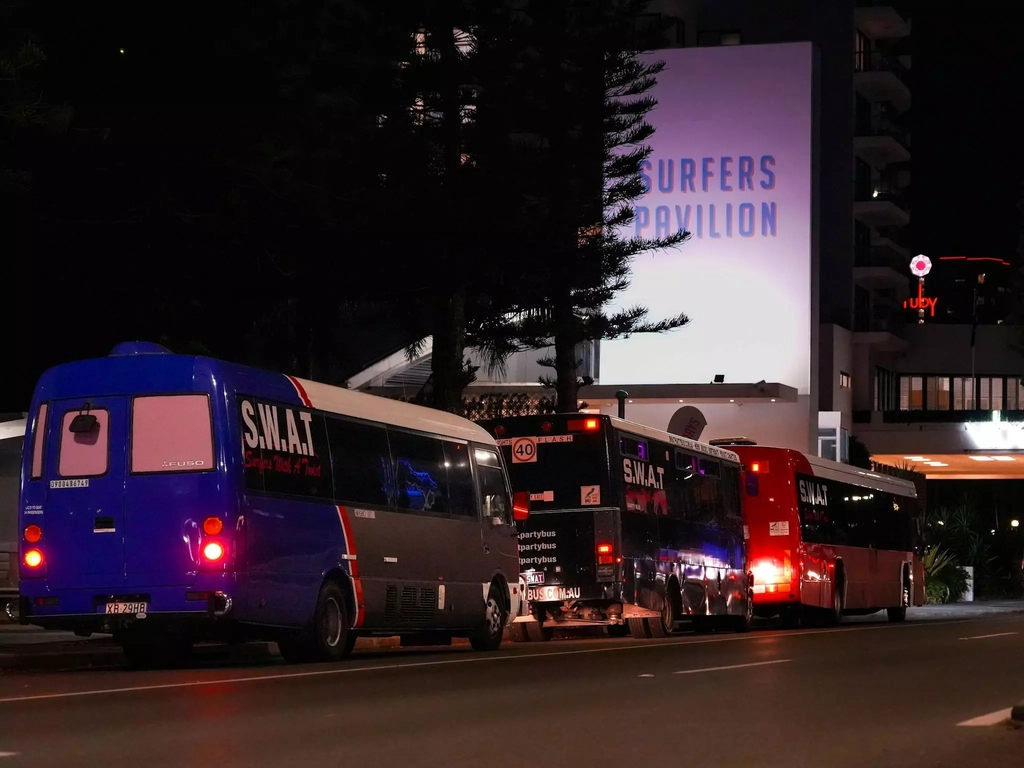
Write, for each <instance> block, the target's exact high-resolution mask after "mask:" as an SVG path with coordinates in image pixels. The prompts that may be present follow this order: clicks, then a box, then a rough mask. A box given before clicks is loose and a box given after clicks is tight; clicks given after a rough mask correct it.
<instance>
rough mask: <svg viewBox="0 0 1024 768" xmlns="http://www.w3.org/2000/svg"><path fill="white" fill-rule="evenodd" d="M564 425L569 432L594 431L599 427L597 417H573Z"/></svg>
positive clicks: (599, 423)
mask: <svg viewBox="0 0 1024 768" xmlns="http://www.w3.org/2000/svg"><path fill="white" fill-rule="evenodd" d="M566 427H567V428H568V430H569V431H570V432H595V431H597V430H598V429H600V427H601V421H600V420H599V419H573V420H572V421H570V422H569V423H568V424H566Z"/></svg>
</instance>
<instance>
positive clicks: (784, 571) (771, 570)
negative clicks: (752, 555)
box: [750, 560, 793, 591]
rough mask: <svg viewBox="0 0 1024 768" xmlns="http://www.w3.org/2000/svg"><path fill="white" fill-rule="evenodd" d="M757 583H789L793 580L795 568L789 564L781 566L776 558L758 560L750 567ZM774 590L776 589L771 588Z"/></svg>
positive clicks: (767, 584) (770, 584)
mask: <svg viewBox="0 0 1024 768" xmlns="http://www.w3.org/2000/svg"><path fill="white" fill-rule="evenodd" d="M750 570H751V572H752V573H753V574H754V580H755V583H757V584H763V585H764V586H765V587H771V586H772V585H775V584H789V583H790V582H791V581H792V580H793V569H792V567H790V566H789V565H788V564H787V565H786V566H785V567H780V566H779V564H778V562H777V561H775V560H758V561H757V562H756V563H754V565H753V567H752V568H751V569H750ZM769 591H774V590H769Z"/></svg>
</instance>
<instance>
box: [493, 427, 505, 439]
mask: <svg viewBox="0 0 1024 768" xmlns="http://www.w3.org/2000/svg"><path fill="white" fill-rule="evenodd" d="M504 434H505V428H504V427H503V426H501V424H499V425H498V426H496V427H495V428H494V435H495V436H496V437H501V436H502V435H504Z"/></svg>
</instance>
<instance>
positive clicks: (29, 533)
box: [25, 525, 43, 544]
mask: <svg viewBox="0 0 1024 768" xmlns="http://www.w3.org/2000/svg"><path fill="white" fill-rule="evenodd" d="M41 538H43V529H42V528H40V527H39V526H38V525H30V526H28V528H26V529H25V541H27V542H28V543H29V544H38V543H39V540H40V539H41Z"/></svg>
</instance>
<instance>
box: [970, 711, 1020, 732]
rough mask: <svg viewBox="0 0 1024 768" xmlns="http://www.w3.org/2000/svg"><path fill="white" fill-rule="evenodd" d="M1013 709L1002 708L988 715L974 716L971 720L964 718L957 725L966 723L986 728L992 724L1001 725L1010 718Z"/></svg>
mask: <svg viewBox="0 0 1024 768" xmlns="http://www.w3.org/2000/svg"><path fill="white" fill-rule="evenodd" d="M1011 712H1013V709H1012V708H1011V709H1000V710H999V711H998V712H992V713H991V714H988V715H982V716H981V717H973V718H971V719H970V720H964V721H963V722H962V723H957V725H966V726H969V727H975V728H984V727H986V726H991V725H999V724H1000V723H1002V722H1005V721H1007V720H1009V719H1010V713H1011Z"/></svg>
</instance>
